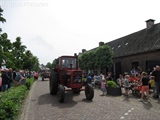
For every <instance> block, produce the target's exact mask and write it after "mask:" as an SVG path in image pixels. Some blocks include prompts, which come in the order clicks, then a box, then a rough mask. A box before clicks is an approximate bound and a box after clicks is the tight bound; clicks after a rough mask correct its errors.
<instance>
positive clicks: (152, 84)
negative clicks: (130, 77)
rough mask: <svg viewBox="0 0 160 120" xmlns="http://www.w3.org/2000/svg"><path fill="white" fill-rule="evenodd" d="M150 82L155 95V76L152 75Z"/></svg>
mask: <svg viewBox="0 0 160 120" xmlns="http://www.w3.org/2000/svg"><path fill="white" fill-rule="evenodd" d="M149 84H150V86H151V89H152V90H153V96H154V95H155V81H154V77H153V76H151V79H150V80H149Z"/></svg>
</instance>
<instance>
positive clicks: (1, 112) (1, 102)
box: [0, 78, 34, 120]
mask: <svg viewBox="0 0 160 120" xmlns="http://www.w3.org/2000/svg"><path fill="white" fill-rule="evenodd" d="M26 82H27V84H28V85H29V86H28V87H29V88H30V87H31V86H32V84H33V82H34V79H33V78H30V79H27V81H26ZM27 95H28V89H27V86H24V85H21V86H19V87H11V88H10V89H8V91H6V92H3V93H1V94H0V120H16V119H17V118H18V115H19V113H20V110H21V107H22V103H23V101H24V99H25V97H26V96H27Z"/></svg>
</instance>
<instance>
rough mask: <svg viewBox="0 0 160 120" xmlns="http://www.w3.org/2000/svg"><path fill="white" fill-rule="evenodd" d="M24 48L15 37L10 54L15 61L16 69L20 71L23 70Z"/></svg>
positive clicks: (19, 39)
mask: <svg viewBox="0 0 160 120" xmlns="http://www.w3.org/2000/svg"><path fill="white" fill-rule="evenodd" d="M25 49H26V46H25V45H22V42H21V38H20V37H17V38H16V41H15V42H13V48H12V53H13V55H14V57H15V59H16V61H15V64H16V66H17V68H19V69H22V68H23V60H24V59H23V58H24V53H25Z"/></svg>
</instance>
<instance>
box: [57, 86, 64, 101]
mask: <svg viewBox="0 0 160 120" xmlns="http://www.w3.org/2000/svg"><path fill="white" fill-rule="evenodd" d="M57 94H58V98H59V102H60V103H63V102H64V98H65V89H64V86H63V85H59V87H58V93H57Z"/></svg>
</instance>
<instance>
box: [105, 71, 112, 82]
mask: <svg viewBox="0 0 160 120" xmlns="http://www.w3.org/2000/svg"><path fill="white" fill-rule="evenodd" d="M106 80H107V81H108V80H113V78H112V73H110V72H109V73H108V75H107V77H106Z"/></svg>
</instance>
